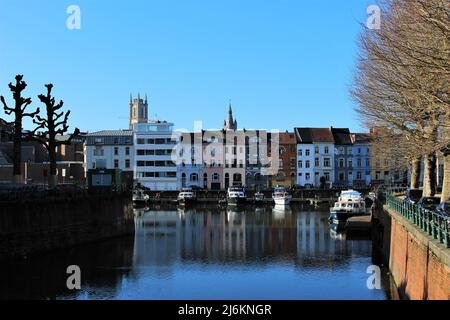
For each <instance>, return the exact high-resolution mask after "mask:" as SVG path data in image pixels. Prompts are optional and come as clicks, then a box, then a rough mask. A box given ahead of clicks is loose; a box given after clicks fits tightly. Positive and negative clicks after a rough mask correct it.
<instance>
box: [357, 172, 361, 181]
mask: <svg viewBox="0 0 450 320" xmlns="http://www.w3.org/2000/svg"><path fill="white" fill-rule="evenodd" d="M356 179H358V180H361V179H362V173H361V171H358V172H357V173H356Z"/></svg>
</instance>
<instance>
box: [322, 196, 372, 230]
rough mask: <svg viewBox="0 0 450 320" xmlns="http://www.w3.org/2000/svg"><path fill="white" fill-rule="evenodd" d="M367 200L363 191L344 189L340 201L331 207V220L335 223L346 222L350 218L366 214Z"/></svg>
mask: <svg viewBox="0 0 450 320" xmlns="http://www.w3.org/2000/svg"><path fill="white" fill-rule="evenodd" d="M366 214H367V210H366V202H365V199H364V198H363V197H362V195H361V193H359V192H358V191H355V190H351V189H350V190H345V191H342V192H341V194H340V196H339V198H338V201H337V202H335V203H334V205H333V207H331V208H330V217H329V220H330V221H331V222H333V223H338V224H339V223H345V222H346V221H347V219H348V218H351V217H354V216H362V215H366Z"/></svg>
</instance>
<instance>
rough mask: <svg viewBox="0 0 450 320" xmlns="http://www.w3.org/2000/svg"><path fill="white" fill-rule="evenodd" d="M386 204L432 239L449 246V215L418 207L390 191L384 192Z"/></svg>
mask: <svg viewBox="0 0 450 320" xmlns="http://www.w3.org/2000/svg"><path fill="white" fill-rule="evenodd" d="M386 204H387V205H388V207H389V208H390V209H393V210H395V211H396V212H398V213H399V214H401V215H402V216H403V217H405V218H407V219H408V220H409V221H411V222H412V223H414V224H415V225H416V226H418V227H419V228H420V229H422V230H423V231H425V232H426V233H428V234H429V235H430V236H431V237H433V239H437V240H438V241H439V242H440V243H443V244H444V245H445V246H446V247H447V248H450V217H448V216H445V215H442V214H440V213H438V212H434V211H430V210H426V209H423V208H420V207H419V206H417V205H415V204H412V203H409V202H406V201H404V200H401V199H399V198H398V197H395V196H393V195H392V194H390V193H388V194H386Z"/></svg>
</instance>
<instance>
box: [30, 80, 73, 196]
mask: <svg viewBox="0 0 450 320" xmlns="http://www.w3.org/2000/svg"><path fill="white" fill-rule="evenodd" d="M45 87H46V88H47V94H45V95H44V94H40V95H38V98H39V100H40V101H41V102H42V103H43V104H45V110H46V117H40V116H39V115H37V116H36V119H33V122H34V123H35V124H36V125H37V127H36V128H35V129H34V130H33V131H32V132H30V134H29V135H28V138H29V139H32V140H35V141H38V142H40V143H41V144H42V145H44V146H45V148H46V149H47V151H48V157H49V162H50V178H49V186H50V187H54V186H55V185H56V184H57V175H56V169H57V167H56V160H57V159H56V149H57V147H59V146H61V145H67V144H70V143H71V141H72V139H73V137H75V136H77V135H78V134H79V133H80V130H79V129H78V128H75V130H74V132H73V133H72V134H70V136H69V138H68V139H67V140H58V139H57V137H58V136H59V135H64V134H65V133H66V132H67V131H68V129H69V126H68V125H67V122H68V119H69V115H70V110H69V111H67V112H66V113H64V111H61V112H59V113H58V110H60V109H61V108H62V107H63V105H64V102H63V101H62V100H61V101H59V103H57V104H56V101H55V98H54V97H52V88H53V84H51V83H50V84H46V85H45Z"/></svg>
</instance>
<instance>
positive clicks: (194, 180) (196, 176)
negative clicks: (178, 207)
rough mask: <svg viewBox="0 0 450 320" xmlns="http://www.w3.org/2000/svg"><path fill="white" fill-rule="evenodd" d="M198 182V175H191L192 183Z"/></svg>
mask: <svg viewBox="0 0 450 320" xmlns="http://www.w3.org/2000/svg"><path fill="white" fill-rule="evenodd" d="M197 181H198V174H196V173H192V174H191V182H197Z"/></svg>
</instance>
